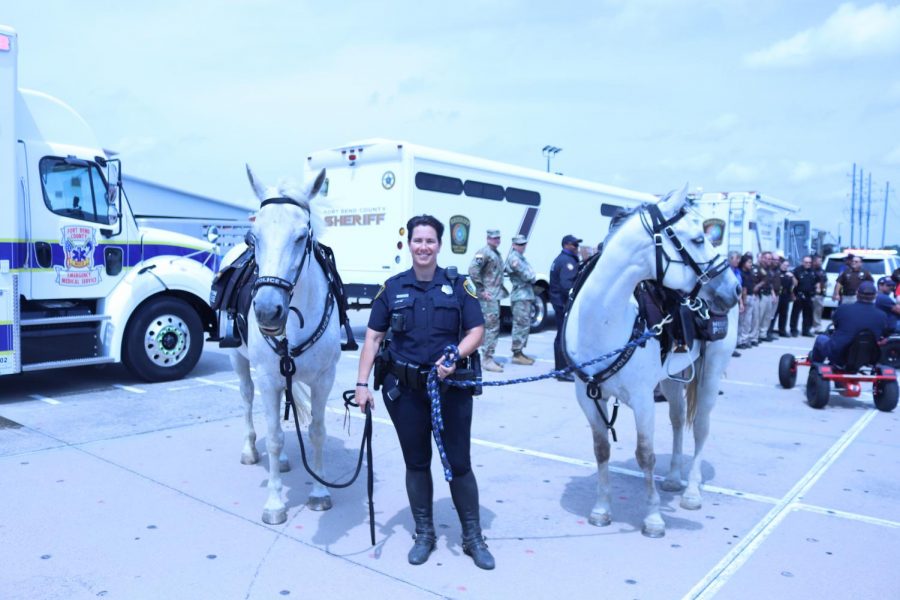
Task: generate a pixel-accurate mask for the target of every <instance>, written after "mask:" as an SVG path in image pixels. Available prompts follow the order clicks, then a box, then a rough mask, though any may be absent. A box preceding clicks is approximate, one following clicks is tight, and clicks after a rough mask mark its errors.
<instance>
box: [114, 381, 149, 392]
mask: <svg viewBox="0 0 900 600" xmlns="http://www.w3.org/2000/svg"><path fill="white" fill-rule="evenodd" d="M113 387H114V388H119V389H120V390H125V391H126V392H131V393H132V394H146V393H147V390H142V389H141V388H136V387H134V386H131V385H122V384H121V383H114V384H113Z"/></svg>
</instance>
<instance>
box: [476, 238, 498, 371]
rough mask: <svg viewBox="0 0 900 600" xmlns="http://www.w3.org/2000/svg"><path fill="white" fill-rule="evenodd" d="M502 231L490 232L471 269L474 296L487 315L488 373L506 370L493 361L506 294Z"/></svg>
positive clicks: (484, 364) (484, 348)
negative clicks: (504, 294) (500, 247)
mask: <svg viewBox="0 0 900 600" xmlns="http://www.w3.org/2000/svg"><path fill="white" fill-rule="evenodd" d="M499 245H500V230H499V229H488V230H487V245H486V246H485V247H484V248H482V249H481V250H479V251H478V252H476V253H475V257H474V258H473V259H472V263H471V264H470V265H469V279H470V280H471V281H472V283H474V284H475V292H476V294H477V295H478V301H479V302H480V303H481V312H482V314H484V343H483V344H482V346H481V350H482V353H483V355H484V360H483V361H481V368H482V369H484V370H485V371H494V372H497V373H502V372H503V366H502V365H498V364H497V363H496V361H494V350H495V349H496V348H497V336H499V335H500V295H501V293H502V290H503V257H502V256H500V253H499V252H497V246H499Z"/></svg>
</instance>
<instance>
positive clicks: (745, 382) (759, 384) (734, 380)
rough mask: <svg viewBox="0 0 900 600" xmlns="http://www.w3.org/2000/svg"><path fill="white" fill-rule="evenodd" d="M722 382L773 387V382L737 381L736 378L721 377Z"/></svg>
mask: <svg viewBox="0 0 900 600" xmlns="http://www.w3.org/2000/svg"><path fill="white" fill-rule="evenodd" d="M722 383H732V384H734V385H747V386H750V387H762V388H775V384H768V383H756V382H755V381H737V380H736V379H726V378H725V377H723V378H722Z"/></svg>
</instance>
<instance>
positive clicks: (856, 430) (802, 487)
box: [684, 411, 877, 600]
mask: <svg viewBox="0 0 900 600" xmlns="http://www.w3.org/2000/svg"><path fill="white" fill-rule="evenodd" d="M876 414H877V413H876V411H869V412H866V414H864V415H863V416H862V417H860V418H859V420H858V421H857V422H856V423H854V424H853V426H852V427H851V428H850V429H848V430H847V432H846V433H844V435H842V436H841V437H840V439H838V441H837V442H835V444H834V445H833V446H832V447H831V448H829V450H828V451H827V452H826V453H825V454H824V455H823V456H822V457H821V458H820V459H819V460H817V461H816V463H815V464H814V465H813V466H812V468H811V469H810V470H809V471H807V472H806V475H804V476H803V477H802V478H801V479H800V481H798V482H797V483H796V484H794V487H792V488H791V489H790V491H788V493H787V494H786V495H785V496H784V498H782V499H781V501H779V502H778V504H776V505H775V506H774V507H772V510H770V511H769V512H768V513H767V514H766V516H765V517H763V518H762V520H761V521H760V522H759V523H757V524H756V526H754V527H753V529H751V530H750V532H749V533H747V535H746V536H744V539H742V540H741V542H740V543H739V544H738V545H737V546H735V547H734V548H732V550H731V552H729V553H728V554H726V555H725V557H724V558H722V560H720V561H719V563H718V564H717V565H716V566H714V567H713V568H712V569H711V570H710V571H709V573H707V574H706V576H705V577H703V579H701V580H700V581H699V582H697V584H696V585H695V586H694V587H693V588H691V590H690V591H689V592H688V593H687V594H685V596H684V598H685V599H688V598H690V599H691V600H693V599H696V598H712V597H713V596H715V595H716V593H717V592H718V591H719V590H720V589H721V588H722V586H723V585H725V584H726V583H728V580H729V579H731V577H732V575H734V573H735V572H737V570H738V569H740V568H741V567H742V566H743V565H744V563H746V562H747V560H749V559H750V557H751V556H752V555H753V553H754V552H756V550H758V549H759V547H760V546H761V545H762V544H763V542H765V541H766V539H767V538H768V537H769V536H770V535H771V534H772V532H773V531H774V530H775V528H776V527H777V526H778V525H779V524H780V523H781V522H782V521H783V520H784V519H785V517H787V516H788V515H789V514H790V513H791V510H792V509H793V507H794V505H796V504H797V499H798V498H799V497H801V496H802V495H803V494H804V493H805V492H807V491H808V490H809V489H810V488H811V487H812V486H813V485H815V483H816V481H818V480H819V478H820V477H821V476H822V475H824V474H825V471H826V470H828V468H829V467H830V466H831V465H832V464H833V463H834V461H836V460H837V459H838V457H840V455H841V454H843V452H844V450H846V449H847V446H849V445H850V443H851V442H852V441H853V440H854V439H856V437H857V436H858V435H859V434H860V433H861V432H862V430H863V429H864V428H865V427H866V425H868V424H869V422H871V421H872V419H874V418H875V415H876Z"/></svg>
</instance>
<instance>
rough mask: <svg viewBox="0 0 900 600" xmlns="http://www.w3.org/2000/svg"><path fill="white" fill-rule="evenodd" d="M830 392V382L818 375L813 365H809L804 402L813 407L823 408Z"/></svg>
mask: <svg viewBox="0 0 900 600" xmlns="http://www.w3.org/2000/svg"><path fill="white" fill-rule="evenodd" d="M830 394H831V384H830V383H829V382H828V380H827V379H823V378H822V376H821V375H819V370H818V369H816V368H815V366H812V367H810V368H809V378H808V379H807V380H806V402H807V403H808V404H809V405H810V406H812V407H813V408H825V405H826V404H828V396H829V395H830Z"/></svg>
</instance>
